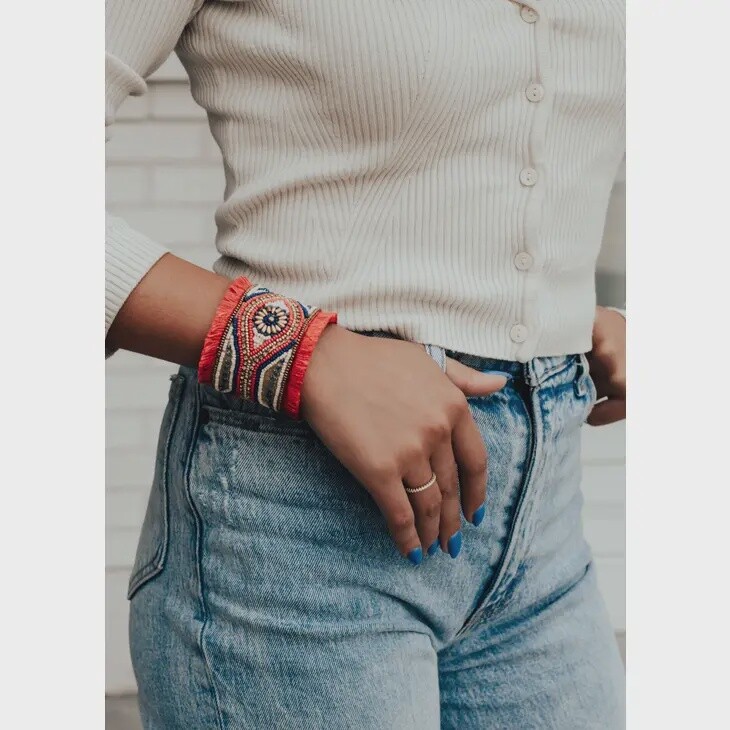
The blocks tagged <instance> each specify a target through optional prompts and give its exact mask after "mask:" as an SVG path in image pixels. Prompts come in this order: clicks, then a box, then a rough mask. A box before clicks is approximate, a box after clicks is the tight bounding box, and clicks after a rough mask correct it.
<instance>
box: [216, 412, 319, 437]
mask: <svg viewBox="0 0 730 730" xmlns="http://www.w3.org/2000/svg"><path fill="white" fill-rule="evenodd" d="M202 407H203V408H205V410H206V411H208V416H209V418H210V422H211V423H218V424H223V425H226V426H231V427H234V428H240V429H241V430H243V431H250V432H252V433H276V434H281V435H283V436H293V437H295V438H300V439H304V440H311V439H313V438H315V433H314V431H312V430H311V428H309V426H307V425H305V424H303V423H299V422H297V421H292V422H291V424H286V423H282V424H279V423H276V422H271V416H265V415H263V414H260V413H250V412H248V411H233V410H230V411H229V410H226V409H224V408H218V407H217V406H211V405H207V404H204V405H203V406H202ZM253 424H255V425H256V427H255V428H254V427H253Z"/></svg>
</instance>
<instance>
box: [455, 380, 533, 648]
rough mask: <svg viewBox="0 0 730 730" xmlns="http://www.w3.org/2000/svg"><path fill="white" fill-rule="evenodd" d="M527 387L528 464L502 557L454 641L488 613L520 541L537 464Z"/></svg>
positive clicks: (523, 400) (523, 399)
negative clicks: (487, 585) (489, 582)
mask: <svg viewBox="0 0 730 730" xmlns="http://www.w3.org/2000/svg"><path fill="white" fill-rule="evenodd" d="M527 387H528V393H529V394H530V403H529V404H528V402H526V399H525V398H524V396H523V397H521V398H520V403H521V404H522V406H523V408H524V409H525V411H526V414H527V418H528V423H529V429H530V430H529V438H530V455H529V457H528V464H527V469H526V470H525V473H524V476H523V477H522V480H521V484H520V492H519V497H518V499H517V506H516V508H515V513H514V517H513V518H512V523H511V525H510V531H509V534H508V536H507V542H506V544H505V548H504V551H503V553H502V557H501V559H500V561H499V566H498V568H497V571H496V573H495V576H494V579H493V580H492V582H491V585H490V586H489V587H488V588H487V589H486V591H485V592H484V595H483V597H482V598H481V600H480V601H479V604H478V605H477V607H476V608H475V609H474V611H473V612H472V614H471V615H470V616H469V618H468V619H467V620H466V621H465V622H464V625H463V626H462V627H461V628H460V629H459V630H458V631H457V632H456V635H455V637H454V638H455V639H458V638H460V637H461V636H463V635H464V634H466V633H467V631H469V630H470V629H471V628H472V627H473V626H475V625H476V624H478V623H480V622H481V620H482V617H483V615H484V614H485V613H486V612H487V611H488V609H489V603H490V601H491V600H492V598H493V596H494V595H495V594H496V593H497V592H498V589H500V584H501V583H503V582H504V579H505V576H506V575H507V569H508V567H509V563H510V561H511V559H512V555H513V554H514V552H515V548H516V545H517V544H518V542H519V541H520V537H521V533H520V534H518V533H519V530H520V526H521V523H522V521H523V520H522V513H523V511H524V509H525V507H526V506H527V495H528V493H529V492H530V488H531V486H532V483H533V473H534V466H535V463H536V462H537V451H538V448H537V433H536V426H535V421H536V419H535V417H534V416H533V415H532V412H531V405H532V404H531V401H532V392H533V390H534V388H532V387H530V386H527Z"/></svg>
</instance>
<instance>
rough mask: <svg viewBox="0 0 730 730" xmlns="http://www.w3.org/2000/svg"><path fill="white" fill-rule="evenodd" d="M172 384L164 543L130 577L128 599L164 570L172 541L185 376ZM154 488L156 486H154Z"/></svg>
mask: <svg viewBox="0 0 730 730" xmlns="http://www.w3.org/2000/svg"><path fill="white" fill-rule="evenodd" d="M171 380H172V386H171V387H170V397H169V399H170V402H171V403H173V404H174V406H173V411H172V414H171V416H170V427H169V429H168V432H167V438H166V439H165V450H164V453H163V455H162V474H161V476H160V485H159V486H160V489H161V490H162V506H163V510H162V511H163V537H162V543H161V544H160V545H159V546H158V547H157V550H155V554H154V556H153V557H152V559H151V560H150V561H149V562H148V563H147V564H146V565H144V566H142V567H141V568H140V569H139V570H138V571H137V572H136V573H135V574H134V575H132V576H130V578H129V585H128V587H127V599H128V600H131V599H132V598H133V597H134V594H135V593H136V592H137V591H138V590H139V589H140V588H141V587H142V586H143V585H144V584H145V583H146V582H147V581H148V580H150V579H151V578H153V577H154V576H155V575H157V574H158V573H160V572H162V569H163V568H164V567H165V559H166V557H167V545H168V542H169V541H170V497H169V495H168V493H169V484H168V481H169V475H170V454H171V448H170V447H171V445H172V438H173V435H174V433H175V428H176V427H177V421H178V416H179V415H180V404H181V403H182V396H183V393H184V391H185V389H184V385H185V376H183V375H173V376H172V378H171ZM153 489H154V486H153Z"/></svg>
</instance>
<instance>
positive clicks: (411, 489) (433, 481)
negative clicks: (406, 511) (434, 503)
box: [404, 472, 436, 494]
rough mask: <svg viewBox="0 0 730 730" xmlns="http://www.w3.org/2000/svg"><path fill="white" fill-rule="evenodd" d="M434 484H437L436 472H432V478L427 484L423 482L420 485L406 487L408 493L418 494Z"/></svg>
mask: <svg viewBox="0 0 730 730" xmlns="http://www.w3.org/2000/svg"><path fill="white" fill-rule="evenodd" d="M434 484H436V474H434V473H433V472H431V478H430V479H429V480H428V481H427V482H426V483H425V484H422V485H421V486H420V487H404V489H405V490H406V492H408V494H418V493H419V492H423V491H425V490H426V489H428V488H429V487H432V486H433V485H434Z"/></svg>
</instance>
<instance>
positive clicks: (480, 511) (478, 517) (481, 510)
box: [471, 502, 487, 527]
mask: <svg viewBox="0 0 730 730" xmlns="http://www.w3.org/2000/svg"><path fill="white" fill-rule="evenodd" d="M486 512H487V508H486V507H485V506H484V502H482V504H481V505H480V506H479V507H477V508H476V509H475V510H474V514H473V515H472V517H471V522H472V524H473V525H474V527H479V525H481V524H482V521H483V520H484V515H485V514H486Z"/></svg>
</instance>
